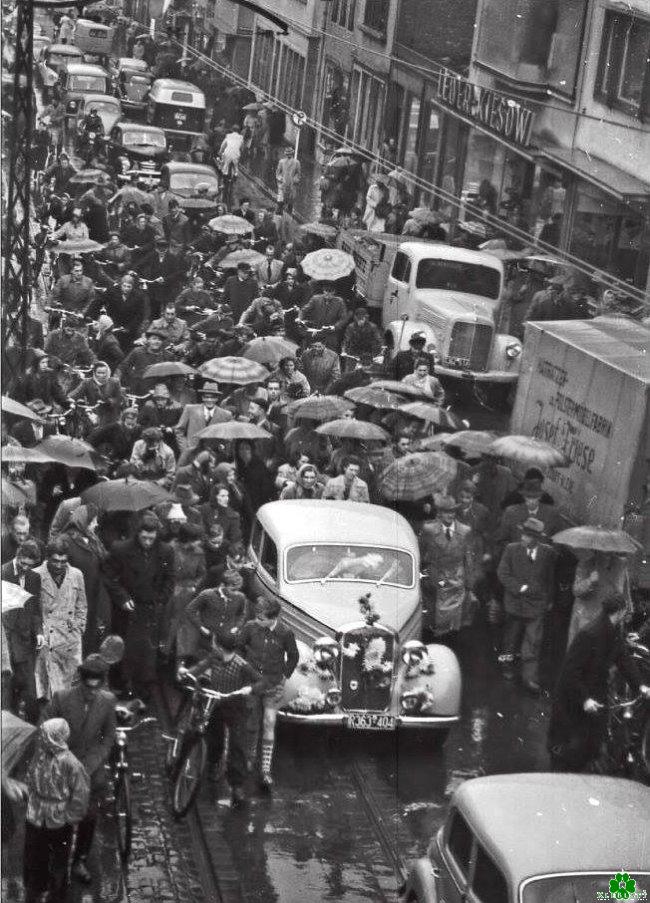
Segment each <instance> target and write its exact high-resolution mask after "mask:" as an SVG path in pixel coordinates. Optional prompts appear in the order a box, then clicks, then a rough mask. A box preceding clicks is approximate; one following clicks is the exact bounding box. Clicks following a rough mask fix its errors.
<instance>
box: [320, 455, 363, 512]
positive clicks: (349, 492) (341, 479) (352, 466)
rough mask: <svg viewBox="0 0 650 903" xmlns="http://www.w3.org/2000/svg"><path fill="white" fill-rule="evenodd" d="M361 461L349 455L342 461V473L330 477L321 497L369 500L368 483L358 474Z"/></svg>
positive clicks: (359, 500) (350, 500) (356, 500)
mask: <svg viewBox="0 0 650 903" xmlns="http://www.w3.org/2000/svg"><path fill="white" fill-rule="evenodd" d="M360 471H361V461H360V460H359V458H356V457H355V456H354V455H349V456H348V457H347V458H346V459H345V461H343V473H342V474H341V475H340V476H338V477H331V478H330V479H329V480H328V481H327V483H326V484H325V489H324V490H323V496H322V497H323V499H338V500H339V501H346V502H370V495H369V493H368V484H367V483H366V481H365V480H362V479H361V477H360V476H359V473H360Z"/></svg>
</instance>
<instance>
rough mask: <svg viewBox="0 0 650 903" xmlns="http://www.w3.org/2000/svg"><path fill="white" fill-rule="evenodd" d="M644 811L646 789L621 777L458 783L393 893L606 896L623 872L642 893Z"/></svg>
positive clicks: (564, 899)
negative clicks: (427, 841) (428, 839)
mask: <svg viewBox="0 0 650 903" xmlns="http://www.w3.org/2000/svg"><path fill="white" fill-rule="evenodd" d="M648 812H650V789H648V788H647V787H643V786H642V785H641V784H638V783H636V782H634V781H628V780H624V779H622V778H609V777H603V776H600V775H585V774H580V775H578V774H557V773H554V774H502V775H494V776H491V777H485V778H476V779H475V780H471V781H466V782H465V783H464V784H462V785H461V786H460V787H459V788H458V790H456V792H455V794H454V796H453V798H452V801H451V807H450V809H449V813H448V815H447V819H446V821H445V824H444V825H443V827H442V828H440V830H439V831H438V833H437V834H436V836H435V837H434V838H432V840H431V843H430V844H429V848H428V850H427V853H426V855H425V856H423V857H422V859H418V860H417V861H416V862H415V863H414V865H413V867H412V868H411V870H410V872H409V875H408V879H407V881H406V884H405V886H404V888H403V889H402V893H401V897H400V899H401V900H402V901H406V903H442V901H443V900H444V901H445V903H460V901H463V900H467V901H476V903H577V901H580V903H582V901H585V903H586V901H591V900H613V899H615V896H614V893H613V891H612V884H616V883H618V881H619V880H621V878H620V876H621V873H622V872H623V871H625V872H627V874H628V877H631V878H632V879H634V881H635V883H636V890H637V891H638V892H639V893H641V894H644V892H645V894H647V891H648V889H649V888H650V870H649V866H650V859H649V857H648ZM617 876H618V877H617ZM629 898H630V899H631V898H632V897H631V896H630V897H629ZM619 899H623V897H619ZM625 899H628V897H626V898H625ZM637 899H642V897H637ZM643 899H645V896H644V897H643Z"/></svg>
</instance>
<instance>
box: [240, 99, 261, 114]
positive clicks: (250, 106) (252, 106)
mask: <svg viewBox="0 0 650 903" xmlns="http://www.w3.org/2000/svg"><path fill="white" fill-rule="evenodd" d="M263 106H264V104H262V103H257V101H254V102H253V103H247V104H246V106H244V107H242V110H245V111H246V112H247V113H257V111H258V110H261V109H262V107H263Z"/></svg>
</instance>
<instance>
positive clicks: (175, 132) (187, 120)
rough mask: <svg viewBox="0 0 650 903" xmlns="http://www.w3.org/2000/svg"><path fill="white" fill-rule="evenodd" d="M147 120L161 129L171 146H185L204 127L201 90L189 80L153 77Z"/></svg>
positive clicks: (201, 131) (190, 142) (199, 135)
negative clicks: (154, 78)
mask: <svg viewBox="0 0 650 903" xmlns="http://www.w3.org/2000/svg"><path fill="white" fill-rule="evenodd" d="M146 116H147V122H148V123H149V124H150V125H157V126H159V127H160V128H162V129H164V130H165V132H166V134H167V138H168V140H169V143H170V147H171V146H173V147H174V149H175V150H189V148H190V147H191V146H192V141H193V140H194V139H195V138H200V137H201V136H202V135H203V129H204V128H205V94H204V93H203V91H201V89H200V88H197V86H196V85H193V84H191V82H184V81H179V80H178V79H175V78H157V79H156V80H155V81H154V83H153V84H152V86H151V90H150V91H149V96H148V99H147V113H146Z"/></svg>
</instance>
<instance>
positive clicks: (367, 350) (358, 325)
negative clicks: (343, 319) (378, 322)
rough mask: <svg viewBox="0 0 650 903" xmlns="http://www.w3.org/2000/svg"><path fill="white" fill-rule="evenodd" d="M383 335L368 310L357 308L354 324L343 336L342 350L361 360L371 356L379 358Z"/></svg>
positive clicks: (353, 315)
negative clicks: (369, 315) (372, 320)
mask: <svg viewBox="0 0 650 903" xmlns="http://www.w3.org/2000/svg"><path fill="white" fill-rule="evenodd" d="M381 348H382V341H381V333H380V332H379V330H378V329H377V327H376V326H375V324H374V323H372V322H371V321H370V319H369V317H368V308H367V307H365V306H364V305H361V306H360V307H357V308H356V309H355V311H354V313H353V314H352V322H351V323H350V325H349V326H348V327H347V328H346V330H345V333H344V334H343V343H342V345H341V350H342V352H343V354H349V355H351V356H352V357H358V358H359V359H361V358H363V357H366V356H369V357H371V358H373V357H377V355H378V354H380V353H381Z"/></svg>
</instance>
